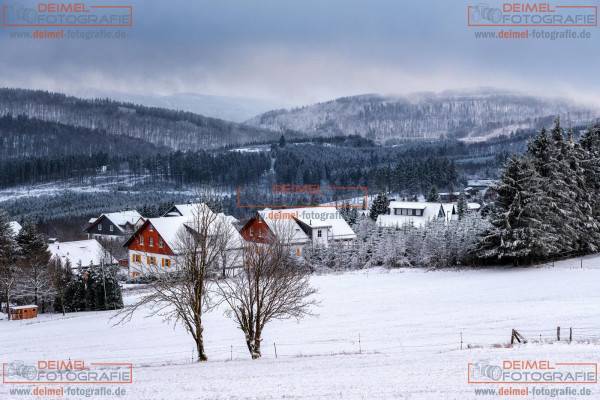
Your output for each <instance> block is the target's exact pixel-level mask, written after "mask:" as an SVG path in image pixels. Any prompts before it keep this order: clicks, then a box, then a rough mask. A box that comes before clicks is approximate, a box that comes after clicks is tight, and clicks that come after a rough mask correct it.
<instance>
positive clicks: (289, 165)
mask: <svg viewBox="0 0 600 400" xmlns="http://www.w3.org/2000/svg"><path fill="white" fill-rule="evenodd" d="M288 147H289V146H286V147H285V148H284V149H279V150H278V151H277V152H276V157H275V158H276V161H275V165H274V168H275V179H276V181H277V182H285V183H293V184H319V183H321V182H328V183H331V184H335V185H346V186H355V185H361V186H368V187H369V190H370V191H378V190H385V191H395V192H410V193H422V192H425V191H426V190H428V189H429V188H430V187H431V186H432V185H435V186H438V187H440V188H448V187H456V186H459V185H460V183H461V177H460V174H459V172H458V170H457V168H456V165H455V163H454V161H453V160H451V159H449V158H448V157H445V156H436V155H429V156H428V155H425V154H422V153H412V154H411V152H410V151H407V150H397V149H384V148H379V147H376V148H369V149H364V148H353V147H331V146H330V147H328V146H316V145H295V146H292V147H291V148H288Z"/></svg>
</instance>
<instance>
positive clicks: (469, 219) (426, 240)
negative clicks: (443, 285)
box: [305, 213, 489, 272]
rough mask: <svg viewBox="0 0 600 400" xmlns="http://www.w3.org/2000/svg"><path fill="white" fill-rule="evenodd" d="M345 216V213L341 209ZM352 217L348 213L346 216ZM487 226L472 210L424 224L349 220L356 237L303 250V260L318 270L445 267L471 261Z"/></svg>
mask: <svg viewBox="0 0 600 400" xmlns="http://www.w3.org/2000/svg"><path fill="white" fill-rule="evenodd" d="M342 215H344V216H345V218H346V215H347V214H345V213H342ZM350 218H352V217H350ZM488 226H489V224H488V222H487V221H486V219H485V218H482V217H481V216H480V215H479V214H476V213H473V214H471V213H465V214H464V215H463V216H461V217H460V218H458V219H456V220H451V221H448V222H446V223H445V222H443V221H435V220H434V221H430V222H428V223H426V224H425V226H423V227H420V228H416V227H414V226H409V225H405V226H400V227H396V228H384V227H380V226H377V224H376V223H375V221H373V220H372V219H370V218H368V217H364V216H363V217H358V218H357V219H356V220H355V223H353V224H352V228H353V230H354V231H355V232H356V236H357V238H356V240H354V241H352V242H349V243H342V242H333V243H331V244H330V246H329V247H313V248H309V249H307V251H305V258H306V261H307V263H308V264H309V265H311V267H312V268H313V269H315V270H316V271H319V272H328V271H341V270H355V269H364V268H372V267H383V268H400V267H406V268H415V267H416V268H448V267H450V268H451V267H457V266H467V265H473V264H474V263H475V262H476V261H477V260H476V259H475V258H474V255H473V250H474V249H475V247H476V245H477V242H478V237H479V235H480V234H481V233H482V232H483V231H484V230H485V229H486V228H487V227H488Z"/></svg>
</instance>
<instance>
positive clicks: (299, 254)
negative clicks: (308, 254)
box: [296, 247, 302, 257]
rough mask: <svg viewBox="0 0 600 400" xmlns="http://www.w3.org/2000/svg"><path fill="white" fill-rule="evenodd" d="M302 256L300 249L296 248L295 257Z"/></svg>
mask: <svg viewBox="0 0 600 400" xmlns="http://www.w3.org/2000/svg"><path fill="white" fill-rule="evenodd" d="M301 255H302V249H301V248H300V247H296V256H297V257H300V256H301Z"/></svg>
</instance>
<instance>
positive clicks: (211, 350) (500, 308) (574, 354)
mask: <svg viewBox="0 0 600 400" xmlns="http://www.w3.org/2000/svg"><path fill="white" fill-rule="evenodd" d="M580 267H581V264H580V260H579V259H576V260H568V261H564V262H561V263H557V264H556V267H555V268H552V267H551V266H543V267H541V268H530V269H504V270H501V269H488V270H469V271H437V272H425V271H423V270H404V271H393V272H390V273H387V272H385V271H370V272H369V273H367V272H357V273H348V274H341V275H325V276H314V277H313V278H312V281H313V284H314V285H315V286H316V287H317V288H318V289H319V293H318V298H319V300H321V304H320V306H319V307H318V308H317V309H315V312H316V313H317V314H318V315H317V316H315V317H311V318H307V319H305V320H302V321H300V322H299V323H297V322H296V321H294V320H286V321H280V322H276V323H273V324H272V325H270V326H268V327H267V330H266V332H265V337H264V342H263V348H264V356H263V359H261V360H258V361H252V360H250V359H249V356H248V354H247V350H245V349H244V346H243V337H242V334H241V332H240V331H239V330H237V329H236V327H235V325H234V324H233V322H231V321H230V320H228V319H226V318H225V317H224V316H223V314H222V310H217V311H214V312H212V313H211V314H208V315H207V316H206V317H205V321H206V326H205V329H206V331H205V334H206V336H205V337H206V349H207V352H208V356H209V361H208V363H206V364H202V365H198V364H193V363H192V362H191V359H192V357H193V350H194V348H193V345H192V341H191V339H190V337H189V336H188V335H187V334H186V333H185V332H184V331H183V330H182V329H181V328H180V327H176V328H175V329H173V328H172V326H170V325H168V324H164V323H162V322H161V318H160V317H152V318H145V315H144V314H143V313H142V314H139V315H137V316H136V317H135V318H134V320H133V321H132V322H130V323H129V324H126V325H119V326H112V324H113V323H114V320H111V319H110V317H111V315H112V312H80V313H71V314H68V315H67V316H66V317H62V316H60V315H43V316H41V317H40V318H38V319H37V320H33V321H12V322H8V321H0V337H2V339H3V347H2V350H0V357H1V358H2V359H3V360H4V361H5V362H7V361H12V360H22V361H24V362H26V363H31V362H35V361H36V360H40V359H67V358H70V359H84V360H86V361H90V362H91V361H104V362H132V363H133V364H134V378H133V384H131V385H127V396H125V397H123V398H125V399H139V400H142V399H172V398H177V399H178V400H181V399H230V398H235V399H274V398H281V397H282V396H284V395H286V396H288V397H289V398H294V399H317V398H319V399H331V398H343V399H391V398H410V399H432V400H434V399H435V400H437V399H474V398H477V396H475V394H474V389H475V388H476V387H477V386H476V387H474V386H473V385H469V384H468V383H467V372H466V371H467V363H469V362H478V361H487V362H491V363H494V362H501V361H502V360H505V359H531V360H536V359H544V360H545V359H547V360H551V361H553V362H561V361H562V362H576V361H581V362H584V361H591V362H595V360H596V355H597V352H598V339H599V338H600V324H599V323H598V318H597V316H598V313H597V310H598V305H599V304H600V292H599V291H598V288H597V282H598V281H599V280H600V258H598V257H591V258H586V259H585V260H584V261H583V268H580ZM125 293H126V295H127V297H126V299H125V301H126V302H128V303H131V302H132V301H133V300H134V298H135V297H136V296H137V295H136V293H139V292H137V291H126V292H125ZM558 325H560V326H561V327H563V330H566V331H568V329H569V328H570V327H572V328H573V332H574V333H573V343H571V344H569V343H567V342H565V341H562V342H560V343H552V341H553V338H554V337H555V332H556V327H557V326H558ZM512 329H518V330H520V331H521V332H522V333H523V334H524V335H525V336H526V337H527V338H528V339H529V340H530V343H529V344H526V345H518V346H515V347H513V348H505V347H502V346H503V345H505V344H506V343H507V342H508V341H509V339H510V334H511V330H512ZM461 333H462V338H463V344H462V346H463V349H462V350H461V349H460V346H461V343H460V342H461ZM359 335H360V342H359ZM540 338H541V340H542V342H541V343H540V342H539V340H540ZM499 345H502V346H499ZM275 346H276V348H277V353H278V354H277V358H275ZM84 386H85V385H84ZM591 386H592V389H593V390H595V392H594V395H597V391H598V389H596V388H595V387H594V386H596V385H591ZM10 388H11V386H10V385H0V398H2V399H8V400H12V399H16V398H19V399H22V398H27V397H24V396H16V395H15V396H11V395H10V392H9V390H10ZM535 398H541V399H543V398H547V397H544V396H536V397H535ZM548 398H549V397H548ZM590 398H591V397H590Z"/></svg>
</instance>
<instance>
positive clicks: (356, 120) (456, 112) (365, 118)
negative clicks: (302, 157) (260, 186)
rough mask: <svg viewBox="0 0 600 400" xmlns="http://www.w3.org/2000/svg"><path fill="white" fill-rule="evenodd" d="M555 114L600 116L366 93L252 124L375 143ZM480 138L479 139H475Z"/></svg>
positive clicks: (526, 122) (516, 97) (496, 95)
mask: <svg viewBox="0 0 600 400" xmlns="http://www.w3.org/2000/svg"><path fill="white" fill-rule="evenodd" d="M556 115H560V116H561V117H562V118H563V121H565V122H567V121H568V122H569V123H571V124H577V123H587V122H589V121H591V120H592V119H594V118H595V117H598V116H599V115H600V112H598V110H592V109H590V108H587V107H583V106H577V105H575V104H572V103H570V102H568V101H566V100H550V99H544V98H538V97H533V96H526V95H521V94H513V93H508V92H502V91H497V90H492V89H486V90H478V91H472V92H443V93H439V94H431V93H424V94H415V95H410V96H407V97H386V96H380V95H361V96H353V97H344V98H339V99H336V100H333V101H328V102H325V103H318V104H314V105H310V106H306V107H302V108H295V109H291V110H276V111H271V112H268V113H265V114H262V115H259V116H257V117H255V118H252V119H251V120H249V121H247V124H249V125H252V126H255V127H260V128H267V129H273V130H278V131H285V130H293V131H301V132H306V133H309V134H313V135H351V134H358V135H362V136H367V137H370V138H376V139H390V138H397V139H404V140H419V139H438V138H441V137H444V136H447V137H454V138H465V139H467V140H469V139H471V140H485V139H486V138H489V137H494V136H498V135H501V134H510V133H511V132H513V131H515V130H516V129H527V128H539V127H541V126H547V125H549V124H550V123H551V122H552V120H553V119H554V117H555V116H556ZM475 138H476V139H475Z"/></svg>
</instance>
